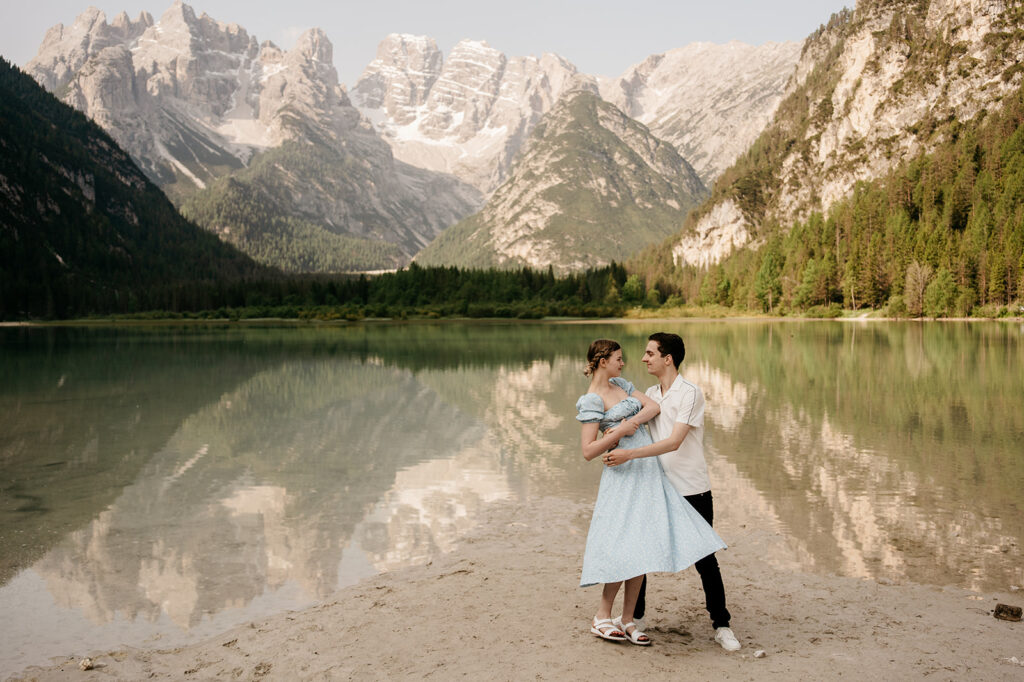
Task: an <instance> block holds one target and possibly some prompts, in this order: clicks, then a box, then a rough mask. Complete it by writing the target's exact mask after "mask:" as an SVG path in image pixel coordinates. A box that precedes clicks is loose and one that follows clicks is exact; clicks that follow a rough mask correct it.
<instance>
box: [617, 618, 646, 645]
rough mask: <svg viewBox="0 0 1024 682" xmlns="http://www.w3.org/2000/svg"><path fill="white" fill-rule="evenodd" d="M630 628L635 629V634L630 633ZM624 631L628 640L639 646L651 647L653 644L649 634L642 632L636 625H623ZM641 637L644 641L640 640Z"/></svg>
mask: <svg viewBox="0 0 1024 682" xmlns="http://www.w3.org/2000/svg"><path fill="white" fill-rule="evenodd" d="M629 628H633V632H630V631H629ZM622 631H623V632H625V633H626V638H627V639H628V640H629V641H630V642H632V643H633V644H636V645H637V646H650V644H651V638H650V637H648V636H647V633H645V632H641V631H640V628H638V627H637V626H636V623H632V622H630V623H623V624H622ZM641 637H643V638H644V639H640V638H641Z"/></svg>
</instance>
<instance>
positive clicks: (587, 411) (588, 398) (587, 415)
mask: <svg viewBox="0 0 1024 682" xmlns="http://www.w3.org/2000/svg"><path fill="white" fill-rule="evenodd" d="M576 413H577V414H576V421H578V422H581V423H583V424H591V423H593V422H599V421H601V420H602V419H604V401H603V400H601V396H599V395H597V394H596V393H587V394H586V395H581V396H580V399H579V400H577V401H576Z"/></svg>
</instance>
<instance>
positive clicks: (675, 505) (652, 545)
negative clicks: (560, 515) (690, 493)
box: [576, 377, 725, 587]
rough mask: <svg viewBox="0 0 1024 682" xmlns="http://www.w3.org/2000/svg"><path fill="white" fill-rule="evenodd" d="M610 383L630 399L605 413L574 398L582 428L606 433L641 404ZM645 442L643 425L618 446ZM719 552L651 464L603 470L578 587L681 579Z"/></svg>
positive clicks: (588, 398)
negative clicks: (653, 577) (595, 425)
mask: <svg viewBox="0 0 1024 682" xmlns="http://www.w3.org/2000/svg"><path fill="white" fill-rule="evenodd" d="M610 381H611V382H612V383H613V384H615V385H616V386H618V387H619V388H621V389H622V390H624V391H625V392H626V395H627V396H629V397H627V398H625V399H624V400H622V401H620V402H619V403H617V404H616V405H613V406H612V407H611V408H610V409H609V410H608V411H607V412H605V410H604V401H603V400H601V396H599V395H597V394H596V393H587V394H585V395H583V396H580V399H579V400H578V401H576V410H577V412H578V414H577V415H576V419H577V420H579V421H580V422H583V423H584V424H587V423H592V422H599V423H600V428H601V429H602V430H606V429H610V428H612V427H613V426H616V425H617V424H618V423H619V422H621V421H622V420H623V419H625V418H627V417H631V416H633V415H635V414H637V413H638V412H639V411H640V409H641V408H642V404H641V402H640V400H639V399H638V398H634V397H632V395H631V394H632V393H633V391H634V390H635V388H634V386H633V384H631V383H630V382H628V381H626V380H625V379H623V378H621V377H614V378H613V379H611V380H610ZM652 442H653V441H652V440H651V434H650V431H649V430H648V429H647V426H646V425H645V426H642V427H641V428H639V429H637V431H636V433H634V434H633V435H632V436H627V437H625V438H623V439H621V440H620V441H619V447H620V448H623V449H632V448H639V447H643V446H644V445H650V444H651V443H652ZM719 549H725V543H724V542H723V541H722V538H720V537H718V533H716V532H715V531H714V530H713V529H712V528H711V526H710V525H709V524H708V522H707V521H705V520H704V519H703V517H701V515H700V514H698V513H697V511H696V510H695V509H694V508H693V507H692V506H690V503H689V502H687V501H686V499H685V498H684V497H683V496H682V495H680V494H679V493H678V492H676V489H675V488H673V487H672V484H671V483H669V480H668V479H667V478H666V477H665V473H664V472H663V471H662V469H661V462H660V461H659V460H658V458H657V457H642V458H640V459H632V460H629V461H628V462H625V463H623V464H619V465H618V466H614V467H607V466H605V467H604V471H603V472H602V473H601V487H600V488H599V489H598V492H597V502H596V503H595V504H594V514H593V516H592V517H591V518H590V532H589V533H587V548H586V550H585V551H584V553H583V575H582V577H581V578H580V587H587V586H589V585H596V584H597V583H613V582H618V581H620V580H626V579H628V578H633V577H636V576H638V575H643V574H644V573H654V572H659V571H664V572H675V571H681V570H683V569H684V568H686V567H688V566H692V565H693V564H694V563H696V562H697V560H698V559H702V558H704V557H705V556H707V555H708V554H711V553H712V552H715V551H717V550H719Z"/></svg>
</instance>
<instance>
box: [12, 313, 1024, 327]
mask: <svg viewBox="0 0 1024 682" xmlns="http://www.w3.org/2000/svg"><path fill="white" fill-rule="evenodd" d="M687 322H700V323H707V322H862V323H863V322H918V323H929V322H939V323H948V322H1007V323H1024V317H1019V316H1012V317H929V318H922V317H914V318H908V317H876V316H869V315H861V316H857V317H781V316H767V315H766V316H757V315H737V316H721V317H713V316H693V317H688V316H677V317H671V316H670V317H581V318H564V317H553V318H540V319H518V318H514V317H440V318H429V317H423V318H410V319H406V320H402V319H395V318H390V317H380V318H365V319H362V320H355V321H349V320H310V319H297V318H286V317H258V318H247V319H238V320H232V319H229V318H208V319H199V318H172V317H164V318H153V319H144V320H143V319H124V320H116V319H76V320H52V321H43V322H39V321H34V322H27V321H8V322H0V329H2V328H43V327H122V326H123V327H166V326H184V327H188V326H250V325H251V326H258V325H271V326H281V327H315V326H319V327H353V326H359V325H363V324H371V325H382V326H389V325H394V326H402V325H410V324H447V323H459V324H467V323H468V324H495V323H499V324H517V325H520V324H527V325H543V324H564V325H588V324H589V325H594V324H623V325H637V324H681V323H687Z"/></svg>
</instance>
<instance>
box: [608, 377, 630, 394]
mask: <svg viewBox="0 0 1024 682" xmlns="http://www.w3.org/2000/svg"><path fill="white" fill-rule="evenodd" d="M611 382H612V383H613V384H615V385H616V386H618V387H619V388H621V389H622V390H623V391H625V392H626V395H633V391H635V390H636V386H634V385H633V384H631V383H630V382H629V381H628V380H626V379H623V378H622V377H612V379H611Z"/></svg>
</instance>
